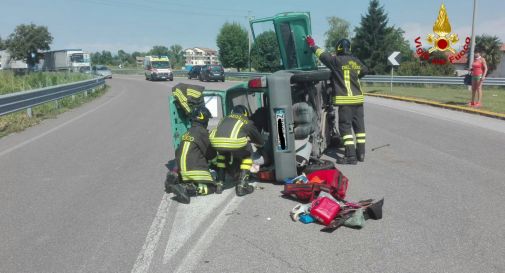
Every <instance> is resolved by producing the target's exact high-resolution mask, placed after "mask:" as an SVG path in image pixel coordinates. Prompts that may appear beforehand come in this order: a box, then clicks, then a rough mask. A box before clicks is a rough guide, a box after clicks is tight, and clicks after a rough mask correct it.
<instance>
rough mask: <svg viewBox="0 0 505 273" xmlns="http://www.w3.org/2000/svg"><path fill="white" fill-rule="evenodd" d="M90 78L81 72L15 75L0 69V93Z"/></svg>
mask: <svg viewBox="0 0 505 273" xmlns="http://www.w3.org/2000/svg"><path fill="white" fill-rule="evenodd" d="M91 78H93V76H92V75H90V74H82V73H68V72H33V73H29V74H26V75H15V74H14V73H13V72H12V71H0V95H3V94H8V93H14V92H18V91H25V90H31V89H37V88H43V87H48V86H53V85H58V84H65V83H71V82H77V81H83V80H87V79H91Z"/></svg>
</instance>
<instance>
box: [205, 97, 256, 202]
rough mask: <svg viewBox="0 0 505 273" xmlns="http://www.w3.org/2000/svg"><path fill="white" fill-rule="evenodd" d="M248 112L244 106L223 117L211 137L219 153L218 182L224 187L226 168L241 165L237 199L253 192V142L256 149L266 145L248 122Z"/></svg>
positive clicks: (249, 121)
mask: <svg viewBox="0 0 505 273" xmlns="http://www.w3.org/2000/svg"><path fill="white" fill-rule="evenodd" d="M249 116H250V114H249V110H248V109H247V107H245V106H244V105H237V106H234V107H233V109H232V111H231V114H230V115H228V116H226V117H224V118H223V120H221V122H220V123H219V125H218V126H217V128H216V129H214V130H212V132H211V133H210V136H209V138H210V143H211V145H212V147H214V149H216V151H217V152H218V156H217V168H218V172H217V177H218V182H219V183H223V181H224V178H225V168H226V167H227V166H230V165H231V166H236V165H237V164H234V162H235V163H238V162H239V161H240V178H239V181H238V184H237V185H236V187H235V191H236V193H237V195H238V196H243V195H246V194H249V193H252V192H253V191H254V187H253V186H251V185H249V175H250V173H251V167H252V165H253V160H252V158H251V156H252V154H253V148H252V145H251V143H250V142H252V143H254V144H255V145H256V146H257V147H262V146H263V144H264V141H263V138H262V137H261V133H260V132H259V131H258V129H257V128H256V127H255V126H254V124H253V122H252V121H251V120H250V119H249ZM234 171H235V170H234Z"/></svg>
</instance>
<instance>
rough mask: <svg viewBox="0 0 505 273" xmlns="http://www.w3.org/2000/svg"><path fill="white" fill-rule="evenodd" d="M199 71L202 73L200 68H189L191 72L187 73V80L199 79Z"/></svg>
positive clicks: (197, 66)
mask: <svg viewBox="0 0 505 273" xmlns="http://www.w3.org/2000/svg"><path fill="white" fill-rule="evenodd" d="M200 71H202V66H201V65H194V66H193V67H191V70H189V71H188V79H189V80H191V79H192V78H199V77H200Z"/></svg>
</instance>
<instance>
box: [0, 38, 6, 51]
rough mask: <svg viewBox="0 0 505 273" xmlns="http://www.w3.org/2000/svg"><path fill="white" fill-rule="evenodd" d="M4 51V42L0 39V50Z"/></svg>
mask: <svg viewBox="0 0 505 273" xmlns="http://www.w3.org/2000/svg"><path fill="white" fill-rule="evenodd" d="M4 49H5V42H4V41H3V40H2V37H0V50H4Z"/></svg>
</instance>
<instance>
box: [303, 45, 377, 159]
mask: <svg viewBox="0 0 505 273" xmlns="http://www.w3.org/2000/svg"><path fill="white" fill-rule="evenodd" d="M307 44H308V45H309V47H310V48H311V49H312V50H313V51H314V54H315V55H316V57H317V58H318V59H319V60H321V62H322V63H323V64H324V65H325V66H326V67H328V68H329V69H330V70H331V74H332V77H331V79H330V83H331V87H332V90H333V97H332V103H333V105H334V106H338V128H339V131H340V135H341V137H342V142H343V144H344V147H345V157H344V158H337V163H340V164H356V163H357V160H359V161H364V160H365V138H366V135H365V122H364V111H363V102H364V95H363V91H362V89H361V84H360V82H359V78H361V77H362V76H364V75H365V74H367V73H368V68H367V67H366V66H365V65H364V64H363V63H362V62H361V61H360V60H359V59H358V58H356V57H355V56H353V55H351V43H350V41H349V40H347V39H341V40H339V41H338V42H337V45H336V51H337V55H336V56H334V55H331V54H329V53H327V52H325V51H324V49H321V48H319V47H317V46H316V45H315V43H314V40H313V39H312V38H311V37H310V36H308V37H307ZM353 129H354V134H355V135H356V142H355V141H354V136H353V132H352V131H353Z"/></svg>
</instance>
